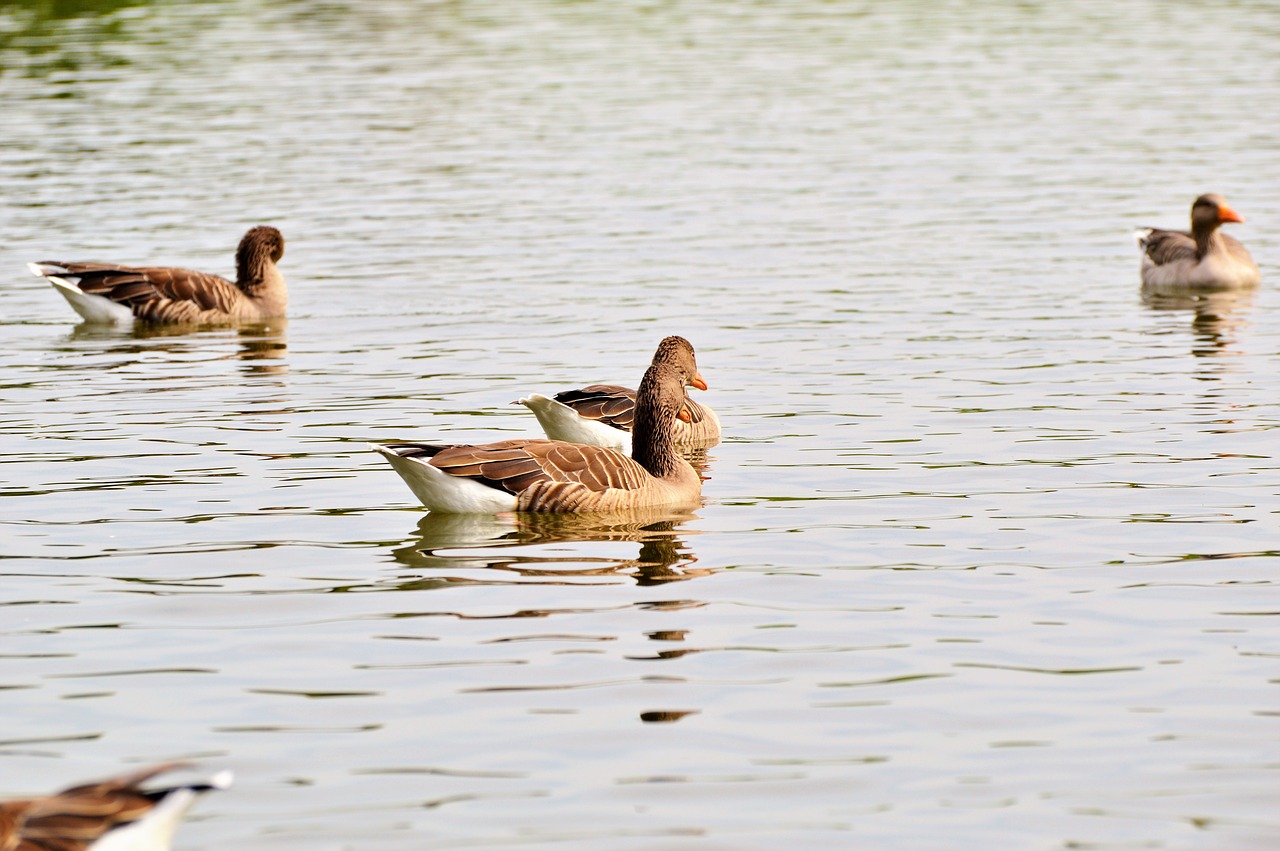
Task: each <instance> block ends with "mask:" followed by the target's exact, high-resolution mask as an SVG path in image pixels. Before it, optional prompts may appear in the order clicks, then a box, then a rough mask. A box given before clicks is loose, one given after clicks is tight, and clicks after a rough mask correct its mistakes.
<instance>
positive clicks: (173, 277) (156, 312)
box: [0, 225, 289, 851]
mask: <svg viewBox="0 0 1280 851" xmlns="http://www.w3.org/2000/svg"><path fill="white" fill-rule="evenodd" d="M283 256H284V237H283V236H281V235H280V231H278V230H276V229H275V228H273V227H267V226H265V225H260V226H258V227H255V228H251V229H250V230H249V232H248V233H246V234H245V235H244V238H243V239H241V240H240V247H239V248H237V249H236V279H235V281H234V282H232V281H228V280H227V279H226V278H220V277H218V276H217V275H210V274H206V273H204V272H193V271H191V270H190V269H175V268H171V267H166V266H119V265H116V264H113V263H63V262H61V261H58V260H42V261H41V262H39V263H28V264H27V268H28V269H30V270H31V271H32V272H33V273H35V274H36V275H39V276H41V277H43V278H48V279H49V283H51V284H53V286H54V287H55V288H56V289H57V290H58V292H60V293H62V295H63V296H65V297H66V299H67V301H68V302H70V303H71V306H72V307H73V308H74V309H75V311H76V313H78V314H80V316H82V317H83V318H84V320H85V321H86V322H102V323H114V322H131V321H133V320H134V319H139V320H142V321H144V322H160V323H167V324H176V323H188V322H191V323H199V322H203V323H209V322H234V321H238V320H245V321H254V320H259V319H272V318H275V317H277V316H284V313H285V308H286V307H287V306H288V304H289V293H288V290H287V288H286V287H285V283H284V276H283V275H281V274H280V270H279V269H277V268H276V263H278V262H279V261H280V258H281V257H283ZM69 278H74V279H76V280H75V282H74V283H73V282H72V281H71V280H68V279H69ZM0 851H3V850H2V849H0Z"/></svg>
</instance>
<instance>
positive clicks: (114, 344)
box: [63, 318, 289, 375]
mask: <svg viewBox="0 0 1280 851" xmlns="http://www.w3.org/2000/svg"><path fill="white" fill-rule="evenodd" d="M288 331H289V320H288V319H284V318H280V319H272V320H271V321H270V322H259V323H244V324H239V325H228V326H203V325H153V324H150V323H145V322H135V323H133V324H132V325H122V326H117V325H102V324H97V323H92V322H81V323H80V324H79V325H76V326H75V327H74V328H72V329H71V331H70V332H69V333H68V334H67V336H66V341H67V342H68V343H75V344H80V343H91V344H93V345H92V348H93V349H94V351H95V352H97V353H99V354H103V355H130V356H135V357H136V356H142V355H149V354H155V353H164V354H168V355H175V356H183V355H192V354H203V353H205V352H207V351H208V350H209V348H210V343H211V342H213V343H216V342H217V341H218V340H219V339H231V338H232V336H231V335H233V334H234V339H235V341H236V342H237V343H238V344H239V348H238V350H237V351H236V352H235V354H234V355H233V356H232V357H234V358H236V359H238V360H241V361H244V365H243V372H244V374H246V375H284V374H286V373H288V371H289V365H288V363H286V362H284V359H285V357H286V356H287V355H288V352H289V334H288ZM83 350H84V347H83V346H79V345H77V346H69V347H67V348H65V349H63V351H83Z"/></svg>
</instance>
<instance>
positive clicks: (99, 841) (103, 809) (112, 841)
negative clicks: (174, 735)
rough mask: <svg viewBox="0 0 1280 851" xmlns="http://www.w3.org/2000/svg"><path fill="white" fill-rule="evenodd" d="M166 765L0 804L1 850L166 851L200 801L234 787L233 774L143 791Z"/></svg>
mask: <svg viewBox="0 0 1280 851" xmlns="http://www.w3.org/2000/svg"><path fill="white" fill-rule="evenodd" d="M181 767H184V766H183V765H182V764H181V763H168V764H165V765H156V766H152V767H151V768H144V769H143V770H141V771H137V772H134V773H132V774H125V775H122V776H120V777H112V778H110V779H108V780H99V781H97V782H93V783H86V784H83V785H80V786H73V787H71V788H70V789H66V790H63V791H62V792H58V793H57V794H55V795H47V796H44V797H40V798H26V799H23V800H16V801H0V851H168V849H169V846H170V845H171V844H172V842H173V835H174V833H175V832H176V831H177V829H178V824H179V822H181V821H182V817H183V815H184V814H185V813H186V812H187V810H188V809H190V808H191V805H192V804H193V803H195V800H196V798H197V797H199V795H200V794H202V793H204V792H208V791H210V790H212V789H226V788H227V787H228V786H230V785H231V772H229V771H221V772H218V773H217V774H215V775H214V776H213V777H212V778H210V779H209V780H208V782H204V783H191V784H183V785H178V786H170V787H166V788H160V789H143V788H142V784H144V783H146V782H147V781H148V780H150V779H151V778H153V777H155V776H156V775H158V774H163V773H164V772H166V771H171V770H173V769H175V768H181Z"/></svg>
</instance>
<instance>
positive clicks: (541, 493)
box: [370, 337, 706, 514]
mask: <svg viewBox="0 0 1280 851" xmlns="http://www.w3.org/2000/svg"><path fill="white" fill-rule="evenodd" d="M686 385H693V386H694V387H703V388H705V387H706V382H705V381H703V380H702V376H701V375H700V374H699V373H698V365H697V361H696V360H695V358H694V353H693V346H692V345H690V343H689V341H688V340H686V339H684V338H683V337H667V338H666V339H665V340H663V341H662V343H661V344H660V345H659V346H658V350H657V352H655V353H654V355H653V362H652V363H651V364H650V366H649V369H648V371H646V372H645V374H644V378H643V379H642V380H641V382H640V389H639V391H637V393H636V407H635V427H634V430H633V434H634V446H633V450H632V455H631V457H630V458H628V457H627V456H626V455H624V454H622V453H621V452H619V451H617V450H614V449H607V448H605V447H601V446H587V445H581V444H576V443H565V442H563V441H559V440H504V441H501V442H499V443H487V444H483V445H480V446H445V445H438V444H426V443H392V444H387V445H378V444H371V445H370V448H371V449H373V450H375V451H377V452H380V453H382V455H383V456H384V457H385V458H386V459H387V461H388V462H390V464H391V466H392V467H393V468H395V471H396V472H397V473H399V474H400V476H401V478H403V479H404V480H405V483H406V484H408V485H409V488H410V490H412V491H413V493H414V495H415V496H417V497H418V499H419V500H421V501H422V504H423V505H425V506H426V507H427V508H428V509H430V510H432V511H439V512H444V513H454V514H467V513H486V514H493V513H497V512H502V511H541V512H559V513H565V512H587V511H591V512H596V511H624V510H629V509H636V508H653V507H658V506H693V505H696V504H697V502H698V497H699V494H700V493H701V490H702V481H701V479H700V478H699V476H698V473H697V472H696V471H695V470H694V469H693V467H692V466H690V464H689V462H688V461H686V460H685V459H684V458H682V457H681V456H680V454H679V453H678V452H677V451H676V449H675V445H674V441H673V438H672V425H673V423H674V422H675V421H676V420H677V418H679V417H680V416H681V415H682V414H683V415H684V416H689V414H688V412H687V411H686V410H685V395H684V388H685V386H686Z"/></svg>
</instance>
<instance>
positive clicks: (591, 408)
mask: <svg viewBox="0 0 1280 851" xmlns="http://www.w3.org/2000/svg"><path fill="white" fill-rule="evenodd" d="M693 386H694V387H698V385H697V384H694V385H693ZM698 389H699V390H705V389H706V388H705V387H698ZM516 404H517V405H524V406H525V407H526V408H528V409H529V410H531V411H533V415H534V416H536V417H537V418H538V422H539V423H540V424H541V425H542V430H543V431H544V432H546V434H547V437H549V438H551V439H552V440H563V441H566V442H568V443H589V444H591V445H593V446H607V447H609V448H610V449H617V450H620V451H622V452H629V451H630V450H631V428H632V424H633V423H634V422H635V415H636V391H634V390H632V389H631V388H629V387H619V386H618V385H616V384H592V385H589V386H587V387H582V388H580V389H577V390H564V391H561V392H560V393H557V394H556V395H555V396H550V397H548V396H543V395H542V394H541V393H533V394H531V395H529V396H526V397H525V398H523V399H518V400H517V401H516ZM684 406H685V410H686V411H687V412H688V414H689V418H688V419H687V420H686V419H685V418H684V417H680V418H679V419H677V420H676V421H675V422H673V423H672V426H671V427H672V437H674V438H675V442H676V445H677V446H681V447H685V448H689V449H705V448H707V447H709V446H715V445H716V444H717V443H719V442H720V418H719V417H717V416H716V414H715V411H713V410H711V409H710V408H708V407H707V406H706V405H700V404H698V403H697V402H695V401H693V400H692V399H690V398H689V395H688V394H687V393H686V394H685V397H684Z"/></svg>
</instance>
